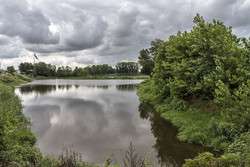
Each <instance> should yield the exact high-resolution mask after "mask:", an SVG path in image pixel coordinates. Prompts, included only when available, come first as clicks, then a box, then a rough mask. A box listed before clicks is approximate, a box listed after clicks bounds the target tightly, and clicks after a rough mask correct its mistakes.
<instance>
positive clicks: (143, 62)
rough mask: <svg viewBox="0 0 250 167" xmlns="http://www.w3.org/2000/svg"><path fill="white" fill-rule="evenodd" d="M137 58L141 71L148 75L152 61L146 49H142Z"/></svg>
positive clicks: (152, 66)
mask: <svg viewBox="0 0 250 167" xmlns="http://www.w3.org/2000/svg"><path fill="white" fill-rule="evenodd" d="M138 58H139V64H140V66H141V73H142V74H146V75H150V74H151V72H152V70H153V68H154V61H153V59H152V58H151V57H150V54H149V51H148V49H142V50H141V51H140V56H139V57H138Z"/></svg>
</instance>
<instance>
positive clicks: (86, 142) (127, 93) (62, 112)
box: [15, 79, 208, 164]
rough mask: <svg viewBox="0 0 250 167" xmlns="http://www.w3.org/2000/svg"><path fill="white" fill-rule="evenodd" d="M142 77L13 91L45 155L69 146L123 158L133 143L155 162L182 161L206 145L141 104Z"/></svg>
mask: <svg viewBox="0 0 250 167" xmlns="http://www.w3.org/2000/svg"><path fill="white" fill-rule="evenodd" d="M140 82H141V80H61V79H54V80H35V81H32V82H30V83H26V84H23V85H20V86H18V87H16V88H15V93H16V94H17V95H18V96H19V97H20V98H21V100H22V104H23V105H24V110H23V113H24V114H25V115H26V116H27V117H28V118H29V119H30V121H31V123H32V126H31V128H32V131H33V132H34V133H35V135H36V137H37V143H36V145H37V146H38V147H39V148H40V150H41V152H43V153H44V154H53V155H59V154H60V153H61V152H62V149H63V148H70V149H73V150H75V151H77V152H79V153H81V154H82V159H84V160H87V161H91V162H94V163H100V164H102V163H103V162H104V161H105V159H106V157H107V156H109V155H113V156H114V157H115V158H116V159H117V161H118V160H119V159H122V158H123V157H124V154H125V151H126V150H127V147H128V146H129V143H130V142H132V143H133V145H134V148H135V149H136V152H137V153H138V155H139V156H140V157H145V156H147V155H150V159H151V161H152V162H153V163H155V164H156V163H158V162H159V161H162V162H164V163H165V162H174V163H175V162H176V163H180V164H182V163H183V162H184V159H185V158H192V157H194V156H196V155H197V154H198V153H199V152H203V151H206V150H208V149H206V148H204V147H201V146H196V145H191V144H187V143H184V142H180V141H178V140H177V139H176V134H177V129H176V128H175V127H173V126H172V125H171V124H170V123H169V122H167V121H165V120H163V119H161V118H160V117H159V116H158V115H157V114H153V113H154V112H152V107H151V106H147V105H145V104H140V101H139V99H138V96H137V95H136V86H135V85H136V84H137V83H140Z"/></svg>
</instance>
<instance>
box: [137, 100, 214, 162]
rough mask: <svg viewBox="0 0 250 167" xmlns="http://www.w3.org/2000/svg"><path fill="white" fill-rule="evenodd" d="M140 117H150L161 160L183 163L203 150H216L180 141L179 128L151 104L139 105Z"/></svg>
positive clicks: (155, 145)
mask: <svg viewBox="0 0 250 167" xmlns="http://www.w3.org/2000/svg"><path fill="white" fill-rule="evenodd" d="M139 111H140V117H141V118H143V119H149V120H150V122H151V132H152V133H153V135H154V136H155V138H156V143H155V144H154V146H153V147H154V148H155V150H156V152H157V157H158V160H159V162H164V163H166V162H167V163H172V164H183V163H184V160H185V159H187V158H194V157H195V156H197V155H198V153H201V152H206V151H210V152H213V153H214V152H215V151H213V150H212V149H209V148H205V147H202V146H200V145H193V144H189V143H185V142H181V141H179V140H178V139H177V138H176V136H177V133H178V129H177V128H176V127H174V126H173V125H172V124H171V123H170V122H168V121H166V120H164V119H163V118H161V117H160V115H159V114H158V113H156V112H155V111H154V109H153V107H152V106H151V105H148V104H144V103H141V104H140V105H139Z"/></svg>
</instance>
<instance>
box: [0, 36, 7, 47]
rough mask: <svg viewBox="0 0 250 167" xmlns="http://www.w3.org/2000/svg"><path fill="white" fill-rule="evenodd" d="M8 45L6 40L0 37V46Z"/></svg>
mask: <svg viewBox="0 0 250 167" xmlns="http://www.w3.org/2000/svg"><path fill="white" fill-rule="evenodd" d="M8 43H9V39H8V38H6V37H1V36H0V45H7V44H8Z"/></svg>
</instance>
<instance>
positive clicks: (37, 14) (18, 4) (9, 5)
mask: <svg viewBox="0 0 250 167" xmlns="http://www.w3.org/2000/svg"><path fill="white" fill-rule="evenodd" d="M0 2H1V6H0V11H1V12H0V13H1V14H0V23H1V24H0V33H1V34H4V35H7V36H10V37H14V36H18V37H20V38H21V39H22V41H23V42H24V43H31V44H57V43H58V42H59V34H53V33H52V32H51V31H50V30H49V26H50V21H49V19H48V18H46V17H45V16H44V14H43V13H42V12H41V11H40V10H38V9H29V6H28V3H27V2H26V1H25V0H18V1H16V0H14V1H3V0H1V1H0Z"/></svg>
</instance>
